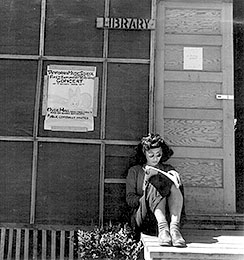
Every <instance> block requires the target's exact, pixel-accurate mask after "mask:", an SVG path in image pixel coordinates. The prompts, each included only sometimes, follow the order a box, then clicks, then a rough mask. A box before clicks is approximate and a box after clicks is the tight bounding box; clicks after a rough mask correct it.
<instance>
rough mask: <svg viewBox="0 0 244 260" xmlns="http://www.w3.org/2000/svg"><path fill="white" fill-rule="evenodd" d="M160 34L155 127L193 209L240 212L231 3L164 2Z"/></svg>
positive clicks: (161, 3)
mask: <svg viewBox="0 0 244 260" xmlns="http://www.w3.org/2000/svg"><path fill="white" fill-rule="evenodd" d="M156 38H157V42H156V70H155V71H156V83H155V102H156V105H155V106H156V109H155V110H156V111H155V114H156V116H155V128H156V131H157V132H159V133H161V134H162V135H163V136H164V138H165V139H166V140H167V141H168V143H169V144H170V145H171V147H172V148H173V150H174V152H175V154H174V156H173V157H172V159H171V160H170V163H172V164H173V165H174V166H175V167H176V168H177V169H178V170H179V172H180V173H181V176H182V179H183V182H184V184H185V197H186V209H187V212H188V213H189V212H192V213H227V212H235V168H234V101H233V56H232V55H233V54H232V51H233V50H232V3H231V1H223V2H222V1H214V3H213V1H210V0H209V1H206V0H204V1H203V0H202V1H201V0H199V1H194V2H193V1H190V0H188V1H187V0H178V1H172V0H171V1H159V2H158V6H157V32H156ZM187 48H195V50H196V51H197V54H196V56H195V57H193V56H192V57H189V56H187V51H188V50H189V49H187ZM192 50H194V49H192ZM199 53H200V54H199ZM201 55H202V56H201ZM188 58H189V59H188ZM201 66H202V67H201ZM218 95H220V96H218ZM223 95H224V96H223Z"/></svg>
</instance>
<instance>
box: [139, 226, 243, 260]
mask: <svg viewBox="0 0 244 260" xmlns="http://www.w3.org/2000/svg"><path fill="white" fill-rule="evenodd" d="M182 234H183V236H184V238H185V239H186V243H187V247H186V248H175V247H163V246H160V245H159V243H158V239H157V237H155V236H148V235H145V234H142V236H141V238H142V241H143V244H144V259H145V260H176V259H178V260H200V259H201V260H208V259H212V260H244V231H243V230H197V229H183V230H182Z"/></svg>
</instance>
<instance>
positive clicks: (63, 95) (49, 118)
mask: <svg viewBox="0 0 244 260" xmlns="http://www.w3.org/2000/svg"><path fill="white" fill-rule="evenodd" d="M96 79H97V78H96V67H93V66H72V65H49V66H48V67H47V77H46V81H47V82H46V86H47V90H46V92H47V94H46V96H47V97H46V98H47V100H46V113H45V121H44V129H45V130H51V131H72V132H87V131H93V130H94V107H95V106H96V104H95V102H94V100H95V99H96V98H95V97H94V94H95V92H96V91H95V90H94V88H95V82H96Z"/></svg>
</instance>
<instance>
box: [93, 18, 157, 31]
mask: <svg viewBox="0 0 244 260" xmlns="http://www.w3.org/2000/svg"><path fill="white" fill-rule="evenodd" d="M96 27H97V28H108V29H121V30H154V29H155V20H154V19H144V18H112V17H106V18H104V17H98V18H97V20H96Z"/></svg>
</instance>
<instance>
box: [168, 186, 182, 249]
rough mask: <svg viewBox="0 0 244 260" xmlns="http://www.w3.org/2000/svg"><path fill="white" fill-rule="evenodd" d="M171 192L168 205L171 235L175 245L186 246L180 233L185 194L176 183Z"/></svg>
mask: <svg viewBox="0 0 244 260" xmlns="http://www.w3.org/2000/svg"><path fill="white" fill-rule="evenodd" d="M170 191H171V193H170V196H169V197H168V205H169V212H170V235H171V238H172V243H173V246H177V247H183V246H185V245H186V244H185V240H184V239H183V237H182V235H181V233H180V217H181V211H182V207H183V196H182V194H181V191H180V189H178V188H176V186H175V185H172V187H171V190H170Z"/></svg>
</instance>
